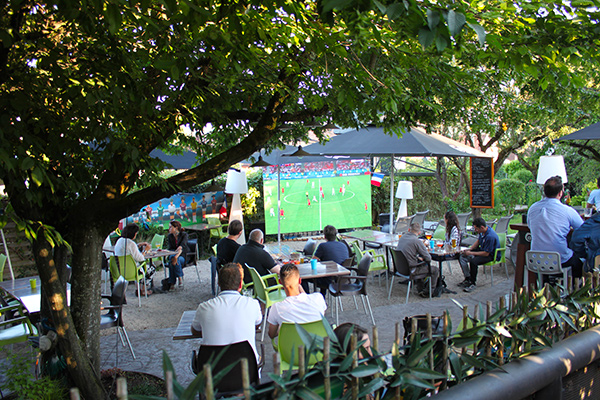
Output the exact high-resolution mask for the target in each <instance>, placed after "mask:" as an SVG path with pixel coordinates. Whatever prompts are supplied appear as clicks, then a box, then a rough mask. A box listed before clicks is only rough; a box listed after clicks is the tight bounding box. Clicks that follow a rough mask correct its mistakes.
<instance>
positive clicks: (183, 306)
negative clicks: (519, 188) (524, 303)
mask: <svg viewBox="0 0 600 400" xmlns="http://www.w3.org/2000/svg"><path fill="white" fill-rule="evenodd" d="M315 239H316V240H317V241H318V242H319V243H320V242H322V241H323V239H322V238H315ZM283 243H284V244H286V245H288V246H289V247H290V249H292V250H302V248H303V247H304V244H305V243H306V241H305V240H298V241H286V242H283ZM507 259H508V257H507ZM449 266H450V267H451V268H449ZM197 268H198V274H199V278H200V279H198V274H197V273H196V269H195V268H194V266H189V267H186V268H185V269H184V274H185V277H184V289H182V290H176V291H174V292H169V293H162V294H153V295H151V296H149V297H148V298H147V299H146V298H142V307H138V302H137V298H136V296H135V285H133V284H131V285H130V286H129V288H128V290H127V300H128V303H129V304H128V305H126V306H125V307H126V310H125V311H124V317H125V323H126V327H127V330H128V331H137V330H146V329H161V328H171V327H176V326H177V324H178V323H179V319H180V317H181V315H182V314H183V312H184V311H187V310H195V309H196V307H197V306H198V304H199V303H201V302H203V301H206V300H208V299H210V298H211V297H212V295H211V285H210V263H209V261H208V260H200V261H198V263H197ZM443 268H444V275H445V279H446V283H447V285H448V288H449V289H450V290H453V291H455V292H456V294H442V296H441V297H442V298H447V299H450V298H453V299H459V298H461V297H465V296H467V293H464V292H463V291H462V289H460V288H458V287H457V284H458V283H459V282H462V281H463V279H464V277H463V274H462V272H461V270H460V266H459V265H458V262H457V261H451V262H445V263H444V266H443ZM450 269H451V271H450ZM503 269H504V268H503V267H502V266H499V265H497V266H496V267H494V275H495V276H496V279H497V280H504V279H506V274H505V272H504V271H503ZM508 271H509V274H510V275H511V279H512V275H514V267H513V265H512V264H511V263H510V261H509V262H508ZM450 272H451V273H450ZM486 272H487V275H486V274H484V273H483V271H480V273H479V276H478V288H477V291H480V290H485V289H486V288H489V287H490V274H489V269H488V268H486ZM164 277H165V274H164V271H163V270H159V271H157V273H156V275H155V277H154V282H155V284H159V283H160V281H161V279H163V278H164ZM397 281H398V279H395V280H394V288H393V293H392V297H391V299H390V300H388V298H387V291H386V282H385V275H384V276H382V277H381V284H379V278H377V277H374V278H373V279H370V280H369V281H368V282H369V287H368V291H369V299H370V302H371V306H372V307H373V309H375V308H376V307H380V306H389V305H393V304H399V303H404V300H405V298H406V289H407V285H399V284H397V283H396V282H397ZM349 301H351V300H349ZM421 301H429V299H426V298H422V297H420V296H419V295H417V292H416V290H414V289H411V293H410V297H409V302H410V303H414V302H421ZM352 307H353V306H352ZM111 333H113V332H112V330H106V331H103V334H111Z"/></svg>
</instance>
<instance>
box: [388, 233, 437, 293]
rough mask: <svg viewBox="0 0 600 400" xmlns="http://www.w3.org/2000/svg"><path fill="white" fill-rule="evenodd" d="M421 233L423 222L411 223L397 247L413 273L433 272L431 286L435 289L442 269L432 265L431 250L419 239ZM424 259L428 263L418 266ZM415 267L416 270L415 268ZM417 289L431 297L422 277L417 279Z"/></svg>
mask: <svg viewBox="0 0 600 400" xmlns="http://www.w3.org/2000/svg"><path fill="white" fill-rule="evenodd" d="M420 234H421V224H419V223H418V222H415V223H412V224H410V226H409V227H408V233H405V234H404V235H402V237H400V239H398V245H397V246H396V249H397V250H401V251H402V253H403V254H404V257H406V261H408V266H409V267H410V270H411V272H412V273H413V274H415V275H425V274H429V273H430V274H431V288H432V289H435V288H436V287H437V285H438V279H439V277H440V269H439V268H438V267H437V266H436V265H434V266H431V264H430V263H431V255H430V254H429V251H428V250H427V248H426V247H425V245H424V244H423V242H422V241H421V240H420V239H419V235H420ZM423 261H424V262H426V263H427V264H426V265H421V266H419V267H417V265H418V264H420V263H422V262H423ZM415 268H416V270H414V269H415ZM417 291H418V292H419V295H420V296H421V297H429V291H428V289H427V287H426V286H425V285H424V284H423V281H422V280H421V279H419V280H418V281H417ZM436 292H437V291H436ZM432 295H433V293H432Z"/></svg>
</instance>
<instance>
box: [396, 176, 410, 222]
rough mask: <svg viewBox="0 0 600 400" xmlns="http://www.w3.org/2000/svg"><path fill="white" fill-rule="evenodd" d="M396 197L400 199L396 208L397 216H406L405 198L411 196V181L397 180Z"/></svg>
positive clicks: (407, 198)
mask: <svg viewBox="0 0 600 400" xmlns="http://www.w3.org/2000/svg"><path fill="white" fill-rule="evenodd" d="M396 198H398V199H402V200H401V201H400V208H399V209H398V218H400V217H407V216H408V208H407V205H406V200H410V199H412V198H413V188H412V182H411V181H400V182H398V188H397V189H396Z"/></svg>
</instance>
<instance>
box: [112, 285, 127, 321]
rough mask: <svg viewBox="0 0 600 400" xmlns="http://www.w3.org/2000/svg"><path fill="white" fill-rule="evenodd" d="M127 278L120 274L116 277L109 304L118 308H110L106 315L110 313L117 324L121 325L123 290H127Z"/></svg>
mask: <svg viewBox="0 0 600 400" xmlns="http://www.w3.org/2000/svg"><path fill="white" fill-rule="evenodd" d="M128 283H129V282H127V280H126V279H125V278H123V277H122V276H120V277H119V279H117V282H115V286H114V287H113V290H112V293H111V296H110V305H111V306H117V307H119V308H118V309H110V310H109V311H108V315H111V316H112V317H113V318H114V319H115V320H116V321H117V324H118V325H119V326H123V313H122V311H123V301H124V300H125V292H126V291H127V284H128Z"/></svg>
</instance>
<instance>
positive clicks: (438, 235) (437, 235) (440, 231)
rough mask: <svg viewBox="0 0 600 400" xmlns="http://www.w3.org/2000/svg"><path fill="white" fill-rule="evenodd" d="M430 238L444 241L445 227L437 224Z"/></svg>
mask: <svg viewBox="0 0 600 400" xmlns="http://www.w3.org/2000/svg"><path fill="white" fill-rule="evenodd" d="M431 238H432V239H434V240H446V227H445V226H443V225H442V224H439V225H438V226H437V228H435V231H434V232H433V236H432V237H431Z"/></svg>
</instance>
